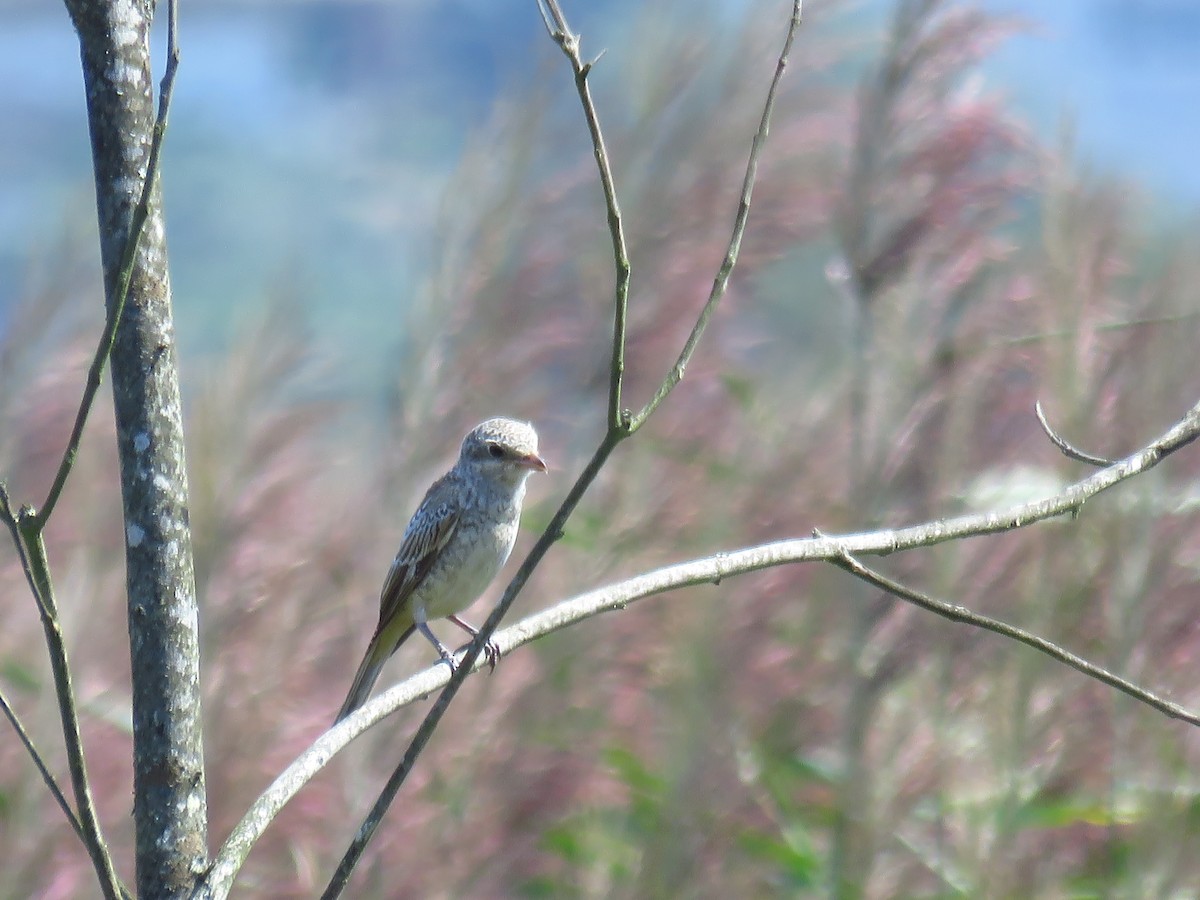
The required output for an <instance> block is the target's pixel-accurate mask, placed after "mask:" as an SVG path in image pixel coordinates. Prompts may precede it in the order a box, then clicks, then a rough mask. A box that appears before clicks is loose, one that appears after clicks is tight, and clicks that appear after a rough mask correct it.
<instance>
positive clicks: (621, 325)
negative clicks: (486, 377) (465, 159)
mask: <svg viewBox="0 0 1200 900" xmlns="http://www.w3.org/2000/svg"><path fill="white" fill-rule="evenodd" d="M538 11H539V12H541V14H542V22H543V23H545V25H546V31H547V32H548V33H549V35H550V37H551V39H552V40H553V41H554V42H555V43H556V44H558V46H559V49H561V50H562V52H563V53H564V54H565V55H566V57H567V59H568V60H570V63H571V71H572V72H573V73H574V75H575V90H576V91H578V92H579V102H580V104H581V105H582V106H583V116H584V118H585V119H586V120H587V126H588V132H589V133H590V134H591V137H592V148H593V150H594V152H595V155H596V166H597V167H598V168H599V170H600V187H601V188H602V189H603V191H604V205H605V207H606V208H607V210H608V233H609V236H610V237H611V239H612V248H613V265H614V267H615V269H616V283H615V285H614V287H613V341H612V361H611V363H610V367H609V387H608V427H609V430H614V429H622V430H625V429H627V428H628V422H627V421H626V415H627V414H625V413H624V412H623V411H622V409H621V384H622V379H623V377H624V375H625V333H626V330H627V326H626V319H627V316H628V311H629V277H630V269H629V252H628V250H627V249H626V245H625V226H624V224H623V223H622V219H621V208H620V206H619V205H618V203H617V186H616V182H615V181H614V180H613V174H612V164H611V163H610V162H609V159H608V149H607V148H606V147H605V144H604V133H603V132H602V131H601V130H600V117H599V114H598V113H597V112H596V106H595V104H594V103H593V102H592V93H591V89H590V88H589V87H588V80H587V77H588V74H589V73H590V72H591V70H592V66H594V65H595V64H596V62H597V61H598V60H599V57H596V59H595V60H593V61H592V62H588V63H585V62H584V61H583V58H582V56H580V50H579V35H577V34H573V33H572V32H571V28H570V26H569V25H568V24H567V20H566V17H565V16H563V13H562V9H560V8H559V5H558V0H538ZM602 55H603V54H602Z"/></svg>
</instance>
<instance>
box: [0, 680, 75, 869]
mask: <svg viewBox="0 0 1200 900" xmlns="http://www.w3.org/2000/svg"><path fill="white" fill-rule="evenodd" d="M0 710H3V711H4V715H5V718H7V719H8V721H9V723H10V724H11V725H12V727H13V730H14V731H16V733H17V737H18V738H20V740H21V745H22V746H23V747H24V748H25V750H26V752H28V753H29V756H30V758H32V759H33V764H34V765H35V766H37V770H38V773H39V774H40V775H41V776H42V781H44V782H46V787H48V788H49V789H50V793H51V794H52V795H53V796H54V802H55V803H57V804H58V806H59V809H61V810H62V811H63V815H64V816H66V817H67V821H68V822H69V823H70V824H71V830H72V831H74V832H75V834H76V835H78V836H79V840H80V841H81V842H82V843H83V845H84V846H85V847H86V846H87V842H88V840H87V836H86V835H85V834H84V833H83V826H82V825H80V824H79V818H78V817H77V816H76V815H75V810H73V809H71V804H69V803H68V802H67V798H66V796H65V795H64V794H63V792H62V788H61V787H59V785H58V779H56V778H55V777H54V775H53V774H52V773H51V772H50V769H49V768H48V767H47V766H46V762H45V760H43V759H42V754H41V753H39V752H38V748H37V746H36V745H35V744H34V743H33V739H32V738H31V737H30V736H29V732H27V731H26V730H25V726H24V725H22V724H21V719H20V717H19V716H18V715H17V714H16V711H15V710H13V708H12V706H11V704H9V702H8V698H7V697H5V696H4V692H3V691H0Z"/></svg>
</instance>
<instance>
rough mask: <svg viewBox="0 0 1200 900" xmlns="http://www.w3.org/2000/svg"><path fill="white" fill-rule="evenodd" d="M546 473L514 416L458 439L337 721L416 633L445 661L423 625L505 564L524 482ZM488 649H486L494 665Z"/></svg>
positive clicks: (533, 436) (416, 519) (414, 522)
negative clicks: (452, 459) (458, 445)
mask: <svg viewBox="0 0 1200 900" xmlns="http://www.w3.org/2000/svg"><path fill="white" fill-rule="evenodd" d="M544 471H546V464H545V463H544V462H542V459H541V457H540V456H538V438H537V432H536V431H534V430H533V426H532V425H529V424H528V423H526V422H519V421H516V420H515V419H505V418H496V419H488V420H487V421H486V422H483V423H481V424H479V425H477V426H475V428H473V429H472V430H471V432H470V433H469V434H468V435H467V436H466V437H465V438H464V439H463V442H462V448H461V450H460V452H459V456H458V462H457V463H455V465H454V468H452V469H451V470H450V471H449V472H447V473H446V474H445V475H443V476H442V477H441V478H439V479H438V480H437V481H436V482H434V484H433V486H432V487H431V488H430V489H429V491H428V492H427V493H426V494H425V499H424V500H422V501H421V505H420V506H418V507H417V511H416V512H415V513H414V514H413V517H412V519H411V520H410V521H409V523H408V527H407V528H406V529H405V530H404V537H403V538H402V540H401V542H400V549H399V551H397V553H396V558H395V560H394V561H393V562H392V567H391V569H389V570H388V574H387V578H386V579H385V581H384V584H383V590H382V592H381V593H380V597H379V624H378V625H377V626H376V628H375V633H374V635H373V636H372V637H371V643H370V645H369V646H368V648H367V653H366V656H364V657H363V661H362V664H361V665H359V667H358V672H357V674H356V675H355V676H354V683H353V685H352V686H351V688H350V693H349V694H348V695H347V696H346V702H345V703H343V704H342V708H341V710H340V711H339V712H338V716H337V719H336V721H337V722H340V721H341V720H342V719H344V718H345V717H346V716H348V715H350V713H352V712H354V710H356V709H358V707H359V706H361V705H362V704H363V703H365V702H366V700H367V697H369V696H370V693H371V688H372V687H374V685H375V681H376V679H377V678H378V677H379V672H380V670H381V669H382V668H383V664H384V663H385V662H387V660H388V657H390V656H391V655H392V654H393V653H395V652H396V649H397V648H398V647H399V646H400V645H401V644H402V643H404V641H405V640H407V639H408V637H409V635H411V634H412V633H413V632H414V631H421V632H422V633H423V634H424V635H425V636H426V637H427V638H428V639H429V640H430V642H431V643H433V645H434V647H436V648H437V651H438V654H439V655H440V656H441V657H442V659H444V660H445V661H446V662H447V663H449V664H450V665H453V659H452V657H451V655H450V651H449V650H447V649H446V647H445V646H443V645H442V643H441V642H440V641H439V640H438V639H437V638H436V637H434V635H433V632H432V631H430V630H429V626H428V625H427V624H426V623H427V622H429V621H430V620H433V619H442V618H449V619H450V620H451V621H453V622H454V623H455V624H457V625H459V626H460V627H461V628H463V629H465V630H466V631H468V632H470V633H471V634H472V635H474V634H475V629H474V628H473V627H472V626H471V625H468V624H467V623H466V622H464V621H463V620H462V619H460V618H458V613H460V612H461V611H462V610H464V609H466V608H467V607H468V606H470V605H471V604H472V603H474V602H475V601H476V600H477V599H478V598H479V595H480V594H482V593H483V591H484V589H485V588H486V587H487V586H488V584H489V583H490V582H491V580H492V579H493V578H495V577H496V575H497V574H498V573H499V571H500V569H501V568H503V567H504V563H505V562H507V560H508V555H509V554H510V553H511V552H512V548H513V544H514V543H515V542H516V539H517V530H518V528H519V526H520V519H521V504H522V502H523V501H524V499H525V481H526V479H527V478H528V477H529V476H530V475H531V474H532V473H533V472H544ZM495 657H496V653H495V650H494V648H490V647H489V650H488V658H489V660H490V661H491V662H492V663H493V664H495Z"/></svg>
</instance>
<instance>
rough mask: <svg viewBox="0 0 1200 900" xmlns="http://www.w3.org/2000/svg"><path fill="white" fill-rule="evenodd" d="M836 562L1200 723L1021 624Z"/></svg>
mask: <svg viewBox="0 0 1200 900" xmlns="http://www.w3.org/2000/svg"><path fill="white" fill-rule="evenodd" d="M830 561H831V562H832V563H833V564H834V565H835V566H838V567H839V568H842V569H845V570H846V571H847V572H849V573H850V574H852V575H854V576H855V577H857V578H861V579H862V580H863V581H865V582H867V583H868V584H873V585H875V586H876V587H878V588H881V589H882V590H885V591H887V592H888V593H889V594H894V595H895V596H897V597H900V598H901V599H903V600H907V601H908V602H909V603H912V604H914V605H916V606H919V607H920V608H921V609H924V610H928V611H929V612H932V613H936V614H937V615H939V616H941V617H942V618H944V619H949V620H950V621H952V622H961V623H962V624H964V625H971V626H973V627H975V628H982V629H984V630H985V631H991V632H994V633H996V634H999V635H1002V636H1004V637H1007V638H1012V639H1013V640H1014V641H1020V642H1021V643H1022V644H1025V645H1026V646H1028V647H1032V648H1033V649H1035V650H1037V651H1038V652H1040V653H1044V654H1046V655H1047V656H1049V657H1050V658H1051V659H1056V660H1058V661H1059V662H1061V663H1064V664H1066V665H1068V666H1070V667H1071V668H1073V669H1077V670H1079V671H1080V672H1082V673H1083V674H1084V675H1087V676H1088V677H1089V678H1094V679H1096V680H1097V681H1099V682H1101V683H1103V684H1107V685H1108V686H1109V687H1112V688H1116V689H1117V690H1118V691H1121V692H1122V693H1124V694H1128V695H1129V696H1130V697H1132V698H1133V699H1135V700H1137V701H1139V702H1141V703H1145V704H1146V705H1147V706H1150V707H1153V708H1154V709H1157V710H1158V711H1159V712H1161V713H1163V714H1164V715H1167V716H1170V717H1171V718H1172V719H1179V720H1181V721H1183V722H1187V723H1188V724H1189V725H1200V714H1198V713H1194V712H1192V711H1191V710H1189V709H1186V708H1185V707H1182V706H1180V705H1179V704H1177V703H1172V702H1171V701H1170V700H1164V699H1163V698H1162V697H1159V696H1158V695H1157V694H1154V693H1151V692H1150V691H1148V690H1146V689H1145V688H1142V687H1139V686H1138V685H1136V684H1134V683H1133V682H1132V681H1128V680H1126V679H1124V678H1122V677H1120V676H1119V675H1114V674H1113V673H1112V672H1110V671H1108V670H1107V669H1105V668H1103V667H1101V666H1098V665H1096V664H1095V663H1092V662H1088V661H1087V660H1086V659H1084V658H1083V657H1081V656H1076V655H1075V654H1074V653H1071V652H1070V651H1069V650H1064V649H1063V648H1062V647H1060V646H1058V644H1055V643H1052V642H1051V641H1048V640H1046V639H1045V638H1042V637H1038V636H1037V635H1036V634H1033V633H1031V632H1029V631H1026V630H1025V629H1023V628H1018V627H1017V626H1015V625H1009V624H1008V623H1007V622H1001V621H999V620H998V619H993V618H990V617H989V616H985V615H981V614H980V613H977V612H972V611H971V610H969V609H967V608H966V607H965V606H958V605H957V604H954V603H946V602H945V601H943V600H937V599H935V598H933V597H930V596H929V595H928V594H923V593H921V592H920V591H917V590H914V589H912V588H910V587H906V586H905V585H903V584H901V583H900V582H898V581H893V580H892V579H890V578H888V577H886V576H885V575H882V574H880V573H879V572H876V571H875V570H874V569H870V568H868V567H867V566H864V565H863V564H862V563H861V562H859V561H858V560H857V559H855V558H854V556H853V555H851V554H850V553H847V552H845V551H842V552H841V553H839V554H838V555H837V556H835V557H834V558H833V559H832V560H830Z"/></svg>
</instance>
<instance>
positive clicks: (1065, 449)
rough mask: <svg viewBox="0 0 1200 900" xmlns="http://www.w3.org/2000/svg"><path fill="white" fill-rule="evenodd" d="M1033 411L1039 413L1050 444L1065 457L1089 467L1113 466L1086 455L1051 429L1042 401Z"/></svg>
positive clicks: (1038, 417)
mask: <svg viewBox="0 0 1200 900" xmlns="http://www.w3.org/2000/svg"><path fill="white" fill-rule="evenodd" d="M1033 411H1034V412H1035V413H1037V420H1038V423H1039V424H1040V425H1041V426H1042V431H1044V432H1046V437H1048V438H1050V442H1051V443H1052V444H1054V446H1055V447H1057V448H1058V449H1059V450H1061V451H1062V454H1063V456H1065V457H1067V458H1068V459H1073V460H1075V461H1076V462H1081V463H1087V464H1088V465H1089V466H1096V467H1104V466H1111V465H1112V464H1113V461H1112V460H1111V459H1105V458H1104V457H1103V456H1092V454H1090V453H1084V452H1083V451H1082V450H1080V449H1079V448H1078V447H1076V446H1074V445H1073V444H1069V443H1067V441H1066V440H1065V439H1064V438H1062V437H1061V436H1060V435H1059V434H1058V432H1057V431H1055V430H1054V429H1053V428H1051V427H1050V423H1049V422H1048V421H1047V420H1046V414H1045V412H1043V411H1042V401H1041V400H1038V401H1036V402H1035V403H1034V404H1033Z"/></svg>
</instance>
